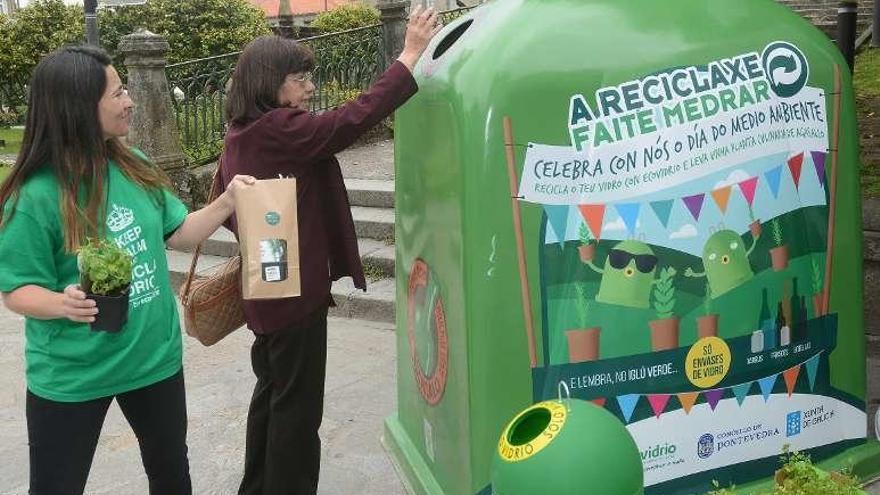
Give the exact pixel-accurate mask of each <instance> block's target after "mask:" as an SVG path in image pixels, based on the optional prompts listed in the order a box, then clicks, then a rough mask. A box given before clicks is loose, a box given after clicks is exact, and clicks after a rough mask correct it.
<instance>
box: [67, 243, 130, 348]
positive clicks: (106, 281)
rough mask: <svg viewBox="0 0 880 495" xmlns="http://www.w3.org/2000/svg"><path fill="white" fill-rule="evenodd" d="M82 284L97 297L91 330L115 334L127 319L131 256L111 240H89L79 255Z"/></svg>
mask: <svg viewBox="0 0 880 495" xmlns="http://www.w3.org/2000/svg"><path fill="white" fill-rule="evenodd" d="M77 262H78V264H79V273H80V287H81V288H82V290H83V291H85V293H86V297H87V298H89V299H94V301H95V303H97V306H98V314H97V315H96V316H95V321H93V322H92V330H95V331H104V332H111V333H115V332H118V331H120V330H122V326H123V325H124V324H125V322H126V321H128V296H129V287H130V285H131V264H132V259H131V255H130V254H128V252H127V251H126V250H124V249H122V248H120V247H119V246H117V245H116V243H115V242H113V241H112V240H106V239H89V240H88V242H87V243H86V244H85V245H84V246H82V247H81V248H80V249H79V254H78V256H77Z"/></svg>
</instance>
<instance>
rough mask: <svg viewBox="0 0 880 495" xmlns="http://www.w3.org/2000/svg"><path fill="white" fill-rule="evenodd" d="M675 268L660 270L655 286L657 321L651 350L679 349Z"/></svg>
mask: <svg viewBox="0 0 880 495" xmlns="http://www.w3.org/2000/svg"><path fill="white" fill-rule="evenodd" d="M676 274H677V272H676V271H675V268H673V267H671V266H668V267H665V268H663V269H662V270H660V278H659V279H658V280H657V281H656V282H655V285H654V309H655V310H656V311H657V319H656V320H653V321H651V322H649V325H650V326H651V349H653V350H655V351H663V350H667V349H675V348H676V347H678V330H679V320H678V317H677V316H675V314H674V310H675V275H676Z"/></svg>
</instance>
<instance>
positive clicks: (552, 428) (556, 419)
mask: <svg viewBox="0 0 880 495" xmlns="http://www.w3.org/2000/svg"><path fill="white" fill-rule="evenodd" d="M567 416H568V411H567V410H566V408H565V404H563V403H561V402H557V401H552V400H548V401H545V402H539V403H537V404H535V405H534V406H532V407H530V408H528V409H526V410H525V411H523V412H521V413H519V414H517V415H516V417H515V418H513V420H511V421H510V423H508V424H507V427H506V428H504V433H502V434H501V439H500V440H499V441H498V455H499V456H501V458H502V459H504V460H505V461H508V462H519V461H524V460H526V459H528V458H529V457H532V456H533V455H535V454H537V453H538V452H540V451H541V450H543V449H545V448H546V447H547V446H548V445H550V443H551V442H553V440H555V439H556V437H557V436H559V434H560V433H561V432H562V427H563V426H565V420H566V418H567ZM544 423H546V425H545V426H544V428H543V429H541V430H540V431H535V430H537V428H538V427H540V425H542V424H544ZM536 433H537V434H536Z"/></svg>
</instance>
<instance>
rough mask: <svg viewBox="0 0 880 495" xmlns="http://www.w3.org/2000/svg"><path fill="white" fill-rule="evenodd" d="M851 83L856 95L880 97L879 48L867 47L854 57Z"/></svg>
mask: <svg viewBox="0 0 880 495" xmlns="http://www.w3.org/2000/svg"><path fill="white" fill-rule="evenodd" d="M853 85H854V86H855V88H856V95H857V96H875V97H880V50H877V49H872V48H868V49H865V50H864V51H862V53H860V54H859V55H858V56H857V57H856V69H855V73H854V74H853Z"/></svg>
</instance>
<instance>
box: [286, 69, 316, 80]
mask: <svg viewBox="0 0 880 495" xmlns="http://www.w3.org/2000/svg"><path fill="white" fill-rule="evenodd" d="M288 77H290V78H291V79H293V80H294V81H299V82H307V81H311V80H312V78H313V77H314V76H313V75H312V71H307V72H303V73H302V74H300V75H298V76H295V75H293V74H288Z"/></svg>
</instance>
